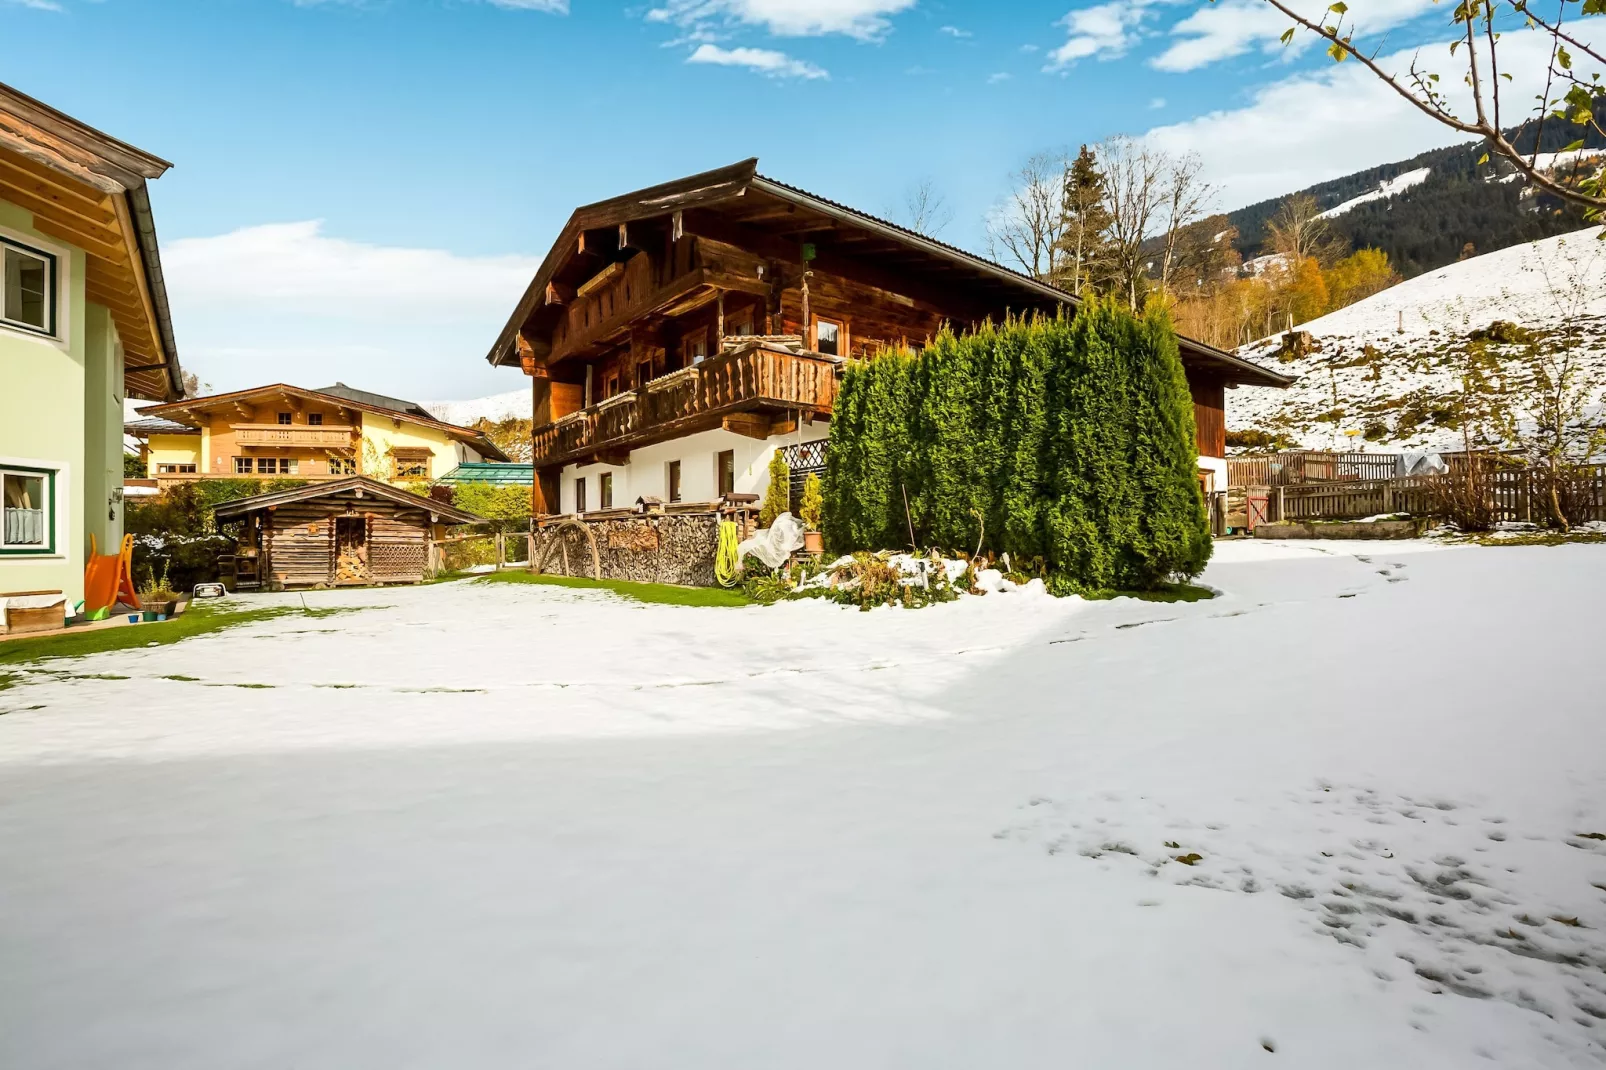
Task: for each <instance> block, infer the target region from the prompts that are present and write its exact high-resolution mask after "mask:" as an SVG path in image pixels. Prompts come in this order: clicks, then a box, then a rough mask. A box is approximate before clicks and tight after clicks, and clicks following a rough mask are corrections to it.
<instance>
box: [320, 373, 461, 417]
mask: <svg viewBox="0 0 1606 1070" xmlns="http://www.w3.org/2000/svg"><path fill="white" fill-rule="evenodd" d="M314 392H315V393H319V394H328V395H329V396H331V397H337V398H346V399H347V400H349V401H355V402H358V403H360V404H363V405H373V406H375V407H376V408H381V409H394V410H395V411H397V412H408V413H412V414H413V415H414V416H422V417H423V418H424V419H426V420H433V419H435V414H434V413H432V412H430V411H429V410H428V409H426V408H424V407H423V406H422V405H420V404H418V403H417V402H416V401H403V400H402V399H401V398H393V397H390V396H388V395H386V394H376V393H374V392H373V391H372V390H358V389H357V388H356V387H354V386H347V385H346V384H345V383H340V382H337V383H335V385H334V386H320V387H317V388H316V390H315V391H314Z"/></svg>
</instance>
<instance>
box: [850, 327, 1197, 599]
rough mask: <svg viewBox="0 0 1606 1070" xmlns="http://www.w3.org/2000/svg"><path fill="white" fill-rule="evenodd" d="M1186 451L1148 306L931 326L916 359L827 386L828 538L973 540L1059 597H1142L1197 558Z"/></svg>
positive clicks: (1166, 355)
mask: <svg viewBox="0 0 1606 1070" xmlns="http://www.w3.org/2000/svg"><path fill="white" fill-rule="evenodd" d="M1195 459H1196V452H1195V442H1194V423H1193V403H1192V399H1191V396H1190V394H1189V392H1188V385H1187V380H1186V378H1185V376H1184V375H1183V371H1182V364H1181V360H1180V358H1179V356H1178V351H1177V340H1176V333H1175V331H1174V330H1173V329H1172V327H1171V324H1170V321H1169V319H1168V318H1167V317H1166V315H1165V313H1164V312H1163V311H1160V310H1155V311H1151V312H1150V313H1149V314H1148V315H1147V316H1145V317H1144V318H1142V319H1139V318H1137V317H1135V316H1133V315H1132V314H1131V313H1129V312H1127V311H1125V310H1124V309H1122V308H1120V307H1118V306H1117V305H1116V304H1114V303H1113V302H1102V303H1100V302H1094V303H1089V304H1088V305H1085V306H1084V307H1083V309H1082V310H1081V311H1080V312H1079V313H1078V314H1077V315H1076V317H1075V318H1074V319H1068V318H1065V317H1063V316H1061V317H1057V318H1054V319H1047V318H1039V319H1034V320H1032V321H1030V322H1025V321H1012V322H1010V323H1007V324H1005V325H1004V326H1002V327H994V326H991V325H988V326H984V327H982V328H981V329H980V330H977V331H975V332H973V333H968V334H965V335H955V334H953V333H952V332H947V331H945V332H943V333H942V334H941V335H939V336H938V337H937V338H935V339H933V340H932V342H931V344H930V345H929V346H928V347H927V349H926V350H925V352H924V354H922V355H921V356H920V357H918V358H917V357H913V356H911V355H908V354H905V353H893V354H888V355H885V356H882V357H880V358H877V359H876V360H874V361H871V362H870V363H868V364H863V365H858V366H854V367H852V368H850V369H849V370H848V371H847V373H846V374H845V376H844V377H843V381H842V386H841V390H840V393H839V397H838V401H837V406H836V411H835V414H834V416H833V424H832V430H831V450H830V452H829V454H828V455H827V458H826V479H825V488H824V489H825V504H826V508H825V514H824V520H825V528H826V537H827V540H828V541H829V542H830V543H831V545H832V546H833V547H834V548H838V549H844V550H869V549H877V548H883V547H891V546H901V545H906V544H908V543H910V542H914V543H916V544H918V545H924V546H941V547H950V548H962V549H965V550H971V549H973V548H974V547H976V546H977V545H978V544H980V545H985V546H986V547H987V548H989V549H991V550H992V551H994V552H995V553H996V552H1007V553H1009V554H1010V555H1011V556H1012V557H1014V558H1016V559H1021V560H1032V559H1042V560H1043V561H1044V563H1045V568H1044V571H1045V572H1046V573H1047V574H1048V575H1049V576H1051V577H1054V578H1056V579H1057V581H1058V582H1059V584H1060V585H1061V586H1062V587H1069V588H1072V589H1079V590H1124V589H1144V588H1150V587H1154V586H1156V585H1158V584H1161V583H1164V582H1166V581H1167V580H1168V579H1170V578H1171V577H1173V576H1182V577H1191V576H1194V575H1197V574H1198V573H1199V572H1200V571H1201V570H1202V569H1203V568H1204V565H1205V562H1206V561H1207V560H1208V559H1209V556H1210V549H1211V544H1210V533H1209V525H1208V521H1207V518H1206V514H1205V508H1204V501H1203V498H1202V496H1201V494H1200V491H1199V486H1198V482H1197V479H1196V475H1195ZM911 529H912V531H911Z"/></svg>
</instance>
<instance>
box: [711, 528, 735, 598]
mask: <svg viewBox="0 0 1606 1070" xmlns="http://www.w3.org/2000/svg"><path fill="white" fill-rule="evenodd" d="M736 545H737V542H736V521H734V520H721V521H720V522H719V549H718V550H716V551H714V578H715V579H716V580H718V581H719V585H720V586H721V587H734V586H736V571H737V569H739V568H740V567H741V564H742V559H741V557H740V555H739V554H738V553H737V551H736Z"/></svg>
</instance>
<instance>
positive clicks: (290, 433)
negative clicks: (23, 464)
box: [124, 383, 508, 487]
mask: <svg viewBox="0 0 1606 1070" xmlns="http://www.w3.org/2000/svg"><path fill="white" fill-rule="evenodd" d="M139 413H140V416H141V419H139V420H131V421H129V422H128V423H127V424H126V425H125V426H124V431H125V433H126V434H128V435H129V437H131V438H134V439H136V440H138V441H139V442H140V452H141V455H142V457H143V458H144V459H145V463H146V466H147V470H146V476H147V477H148V478H151V479H155V480H157V482H158V483H159V484H160V485H161V486H164V487H165V486H169V485H171V484H173V483H178V482H183V481H186V480H194V479H248V478H251V479H305V480H332V479H343V478H345V477H347V476H350V475H356V474H362V475H366V476H370V477H373V478H376V479H382V480H385V481H387V482H392V483H410V482H415V481H416V482H422V481H428V480H433V479H435V478H437V477H439V476H442V475H444V474H446V473H447V472H449V471H451V470H453V469H455V468H456V467H457V466H459V465H461V464H471V463H478V462H480V461H486V460H489V461H506V460H507V459H508V458H507V455H506V454H504V453H503V452H502V451H501V450H500V449H498V448H497V447H496V444H495V443H493V442H492V441H491V440H490V439H489V438H487V437H486V436H485V434H484V432H482V431H477V430H475V429H473V428H471V427H458V426H456V425H455V424H449V423H445V422H443V421H441V420H437V419H435V417H434V416H432V415H431V414H430V413H429V412H428V411H427V410H426V409H424V408H422V407H420V406H419V405H417V404H415V403H414V402H411V401H403V400H402V399H400V398H393V397H387V396H385V395H383V394H375V393H373V392H371V391H367V390H357V389H354V388H353V387H349V386H346V385H345V384H344V383H336V384H335V385H334V386H325V387H320V388H319V389H317V390H306V389H303V388H302V387H298V386H287V385H285V384H284V383H275V384H273V385H271V386H259V387H253V388H251V389H249V390H235V391H232V392H230V393H227V394H215V395H212V396H210V397H204V398H186V399H184V400H183V401H176V402H173V403H171V404H167V405H152V406H147V407H145V408H142V409H140V410H139Z"/></svg>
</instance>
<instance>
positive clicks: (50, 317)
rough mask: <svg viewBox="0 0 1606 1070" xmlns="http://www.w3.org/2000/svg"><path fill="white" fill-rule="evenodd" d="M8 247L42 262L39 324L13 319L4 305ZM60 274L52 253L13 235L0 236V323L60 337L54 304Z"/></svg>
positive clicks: (41, 335) (21, 329)
mask: <svg viewBox="0 0 1606 1070" xmlns="http://www.w3.org/2000/svg"><path fill="white" fill-rule="evenodd" d="M8 250H12V251H15V252H17V253H20V254H22V255H23V256H26V257H32V258H33V259H35V260H42V261H44V263H45V323H44V326H42V327H41V326H37V325H35V324H32V323H29V322H27V321H26V320H20V319H14V318H13V317H12V316H11V314H10V311H9V310H8V309H7V308H5V261H6V252H7V251H8ZM60 278H61V262H60V260H59V259H57V257H56V254H55V253H51V252H46V251H45V250H43V249H39V248H36V247H34V246H32V245H28V244H26V243H24V242H20V241H17V240H16V239H15V238H7V237H3V236H0V326H5V327H9V328H11V329H12V330H15V331H25V332H27V333H28V334H36V335H39V336H40V337H42V338H59V337H61V335H60V332H59V330H58V318H59V316H58V314H59V309H58V308H57V298H58V296H59V294H58V291H59V290H60V288H61V283H60Z"/></svg>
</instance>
